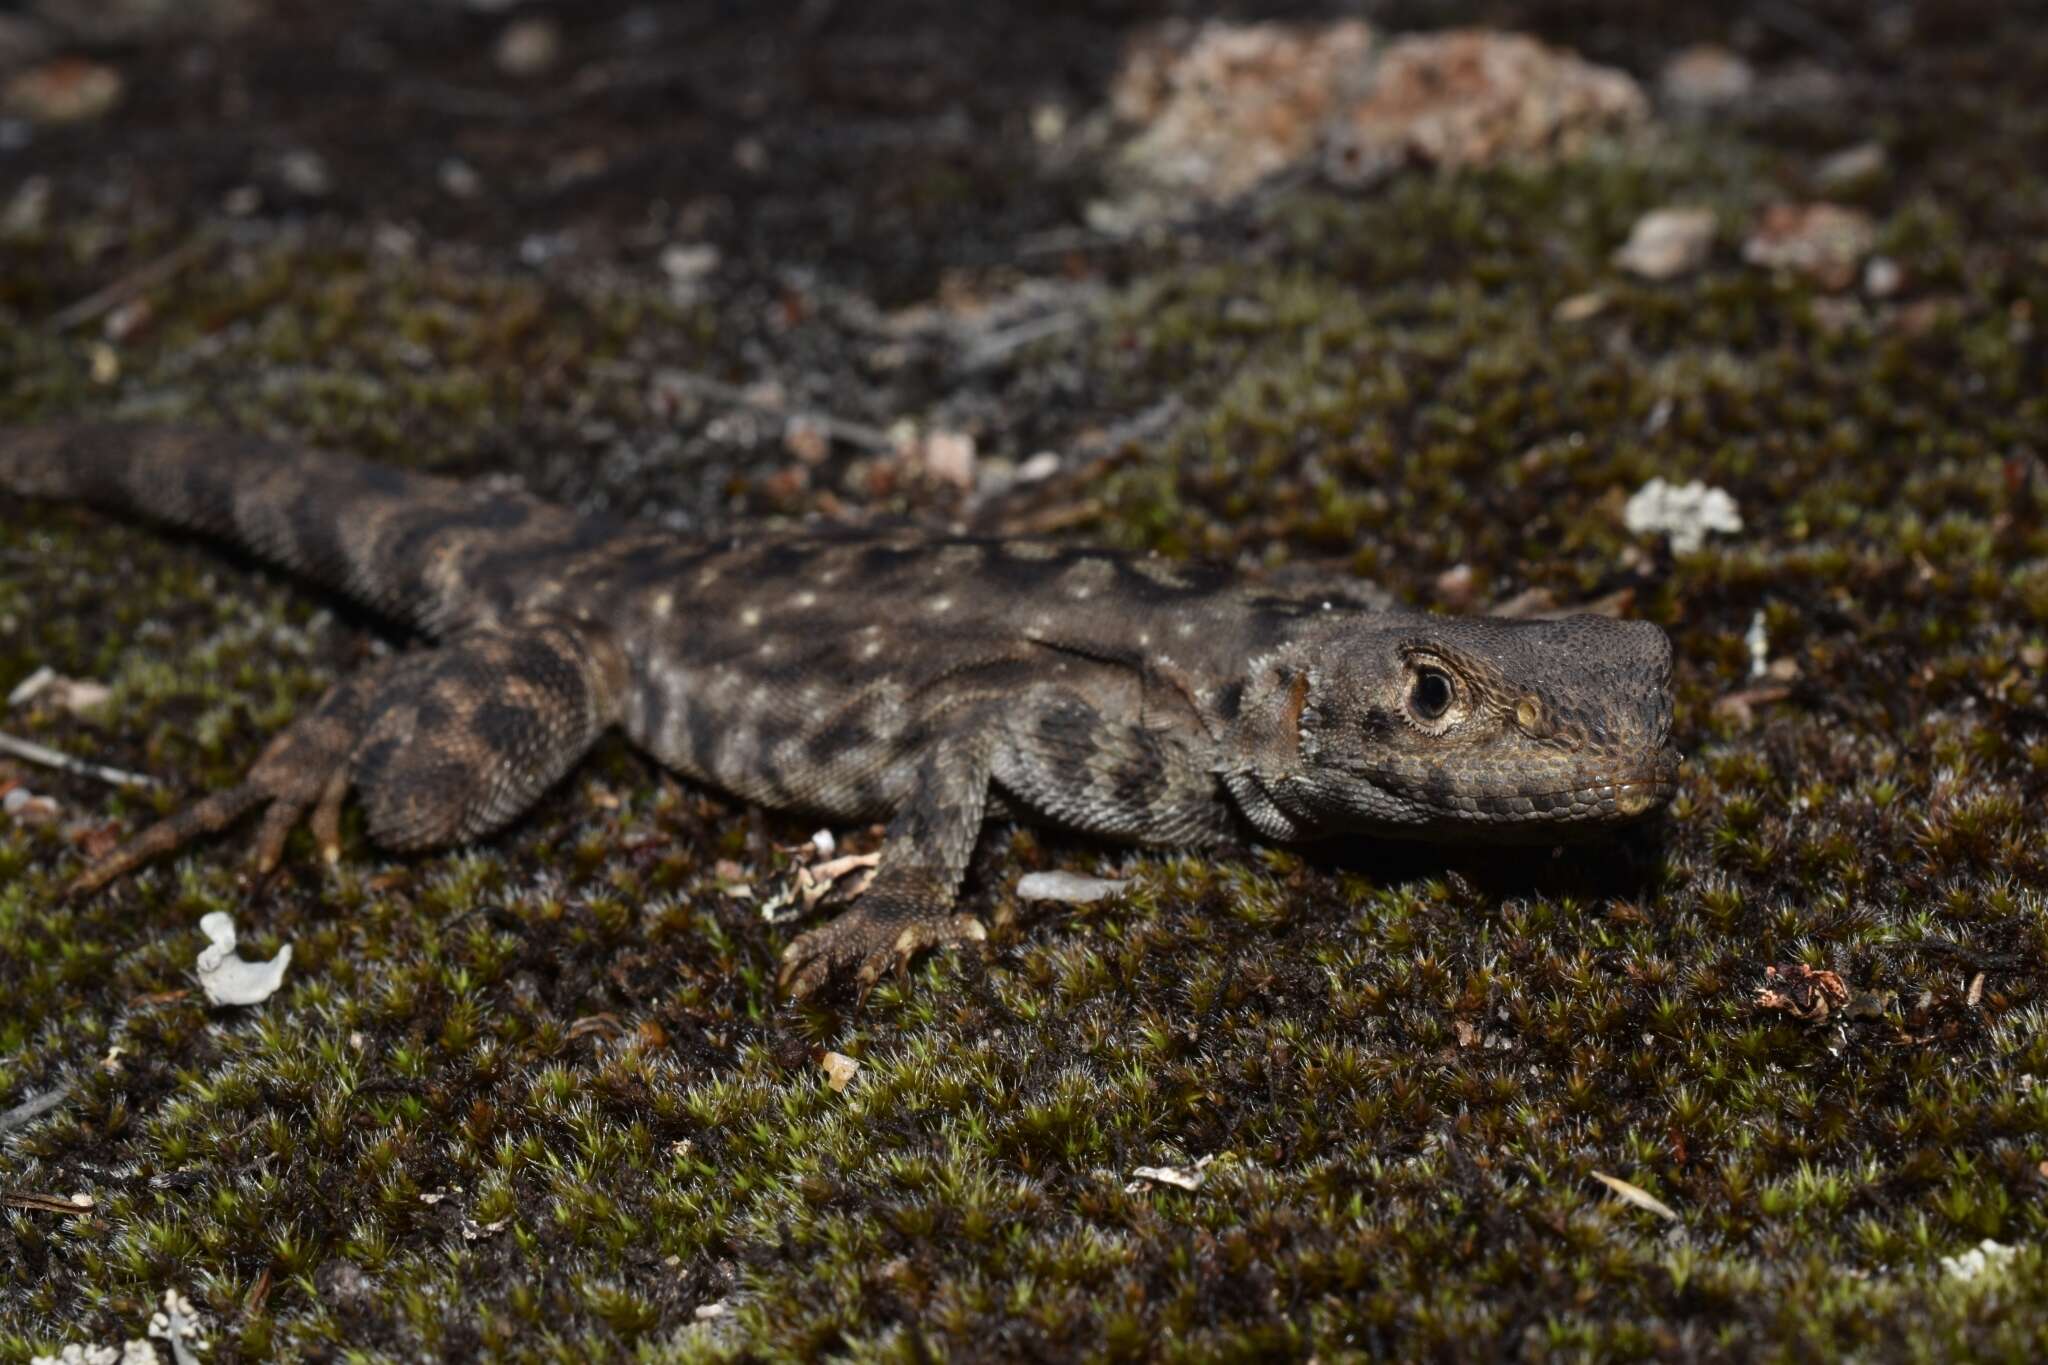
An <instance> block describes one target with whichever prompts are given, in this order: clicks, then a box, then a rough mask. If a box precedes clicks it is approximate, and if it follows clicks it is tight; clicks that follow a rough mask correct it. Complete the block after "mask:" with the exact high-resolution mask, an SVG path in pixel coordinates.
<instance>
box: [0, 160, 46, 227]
mask: <svg viewBox="0 0 2048 1365" xmlns="http://www.w3.org/2000/svg"><path fill="white" fill-rule="evenodd" d="M50 190H51V185H50V177H49V176H47V175H32V176H30V177H28V178H27V179H26V180H24V181H22V182H21V184H20V185H19V186H18V187H17V188H16V189H15V191H14V193H13V194H12V195H10V196H8V199H7V207H6V208H4V209H0V237H5V238H15V239H19V238H23V237H34V236H37V235H39V234H40V233H41V232H42V231H43V229H44V228H46V227H48V226H49V225H50Z"/></svg>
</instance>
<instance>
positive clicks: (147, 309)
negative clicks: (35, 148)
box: [91, 296, 156, 699]
mask: <svg viewBox="0 0 2048 1365" xmlns="http://www.w3.org/2000/svg"><path fill="white" fill-rule="evenodd" d="M155 316H156V307H155V305H153V304H152V303H150V301H149V299H148V297H147V296H144V297H141V298H133V299H130V300H128V301H127V302H126V303H124V304H121V305H120V306H118V307H116V308H115V309H113V310H112V311H111V312H109V313H108V314H107V319H106V321H105V322H102V323H101V324H100V335H101V336H103V337H105V338H106V339H107V340H108V341H111V342H114V343H116V344H119V343H120V342H123V341H126V340H128V338H130V337H132V336H134V335H135V334H136V333H137V332H140V331H141V330H142V329H143V328H145V327H147V326H149V321H150V319H151V318H153V317H155ZM91 686H95V687H99V686H101V685H100V684H98V683H94V684H91ZM102 690H103V691H104V688H102ZM103 699H104V698H103Z"/></svg>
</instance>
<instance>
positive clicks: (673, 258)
mask: <svg viewBox="0 0 2048 1365" xmlns="http://www.w3.org/2000/svg"><path fill="white" fill-rule="evenodd" d="M718 261H719V251H718V248H717V247H715V246H713V245H712V244H711V243H709V242H670V243H669V244H668V245H667V246H665V247H663V248H662V249H661V273H662V274H664V275H666V276H668V277H669V279H671V280H673V281H674V282H676V283H677V284H695V283H696V282H697V281H699V280H701V279H703V278H704V277H705V276H706V275H709V274H710V273H711V272H712V271H714V270H716V269H718Z"/></svg>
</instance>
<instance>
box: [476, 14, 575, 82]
mask: <svg viewBox="0 0 2048 1365" xmlns="http://www.w3.org/2000/svg"><path fill="white" fill-rule="evenodd" d="M561 56H562V30H561V26H560V25H558V24H557V23H555V21H554V20H552V19H547V18H535V19H519V20H515V21H514V22H512V23H510V24H507V25H506V26H505V30H504V32H502V33H500V34H499V35H498V46H497V48H496V50H495V51H494V52H493V53H492V57H493V59H494V60H495V61H496V62H497V63H498V70H500V71H502V72H504V73H505V74H506V75H508V76H516V77H519V78H520V79H525V78H528V77H532V76H539V75H542V74H543V73H545V72H547V71H548V70H550V69H551V68H552V67H553V66H554V65H555V63H556V62H558V61H560V60H561Z"/></svg>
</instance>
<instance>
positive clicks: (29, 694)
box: [7, 664, 114, 715]
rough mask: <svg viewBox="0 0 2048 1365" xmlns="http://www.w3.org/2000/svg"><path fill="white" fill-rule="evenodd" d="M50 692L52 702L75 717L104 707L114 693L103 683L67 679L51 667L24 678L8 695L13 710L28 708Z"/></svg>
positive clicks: (46, 665)
mask: <svg viewBox="0 0 2048 1365" xmlns="http://www.w3.org/2000/svg"><path fill="white" fill-rule="evenodd" d="M45 693H48V694H49V695H48V700H49V701H51V702H53V703H55V704H56V705H57V706H58V707H59V708H61V709H63V710H65V711H69V712H71V713H72V714H73V715H76V714H78V713H79V712H81V711H90V710H92V709H93V708H94V707H98V706H104V705H106V703H107V698H109V697H111V696H112V695H113V694H114V692H113V689H112V688H110V687H108V686H107V685H106V684H105V683H102V682H92V681H89V680H87V679H82V678H67V677H65V676H64V675H63V674H61V673H59V672H58V671H57V670H56V669H54V668H51V667H50V666H49V665H48V664H45V665H43V666H42V667H41V668H38V669H37V670H36V671H35V672H33V673H31V674H29V675H28V676H27V677H26V678H23V679H22V680H21V681H20V682H19V683H17V684H16V685H15V688H14V690H13V691H12V692H9V693H8V694H7V705H8V706H9V707H20V706H26V705H27V704H28V703H30V702H32V701H34V700H35V699H36V698H38V697H42V696H43V695H44V694H45Z"/></svg>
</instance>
